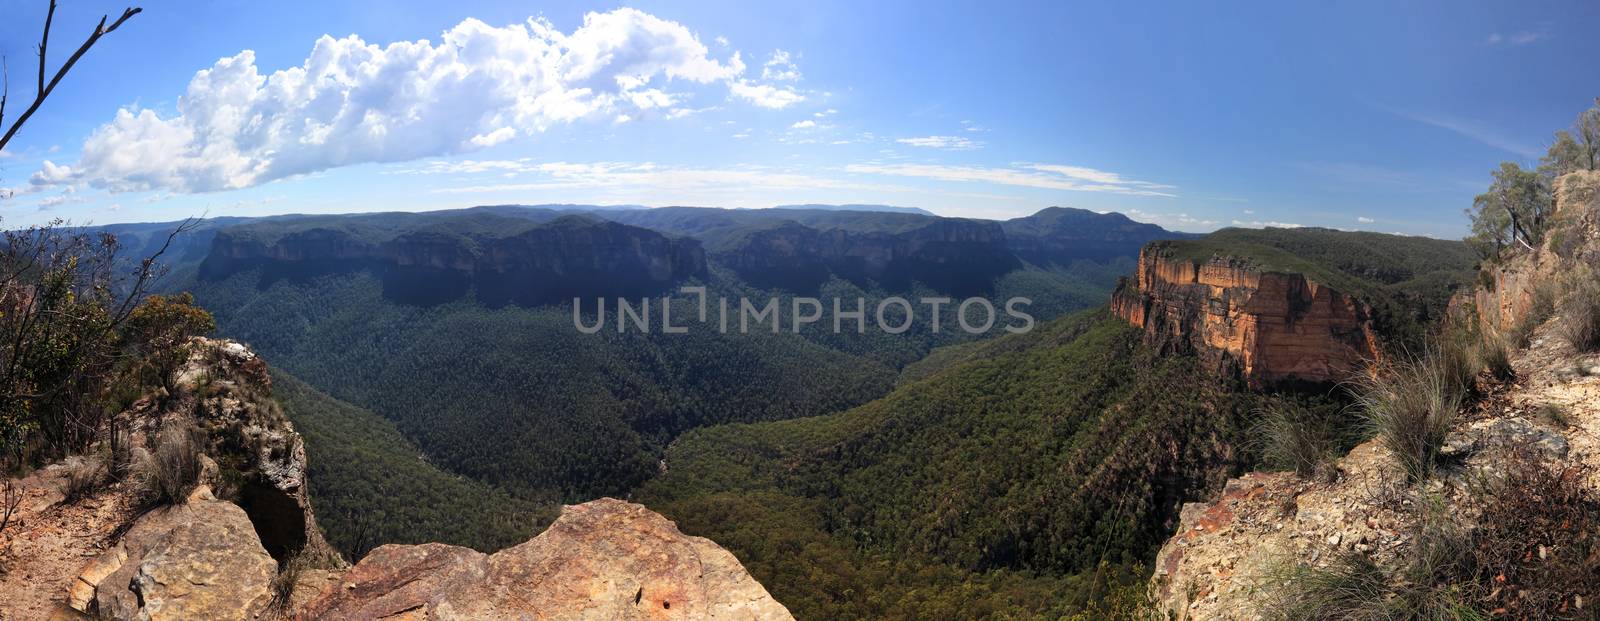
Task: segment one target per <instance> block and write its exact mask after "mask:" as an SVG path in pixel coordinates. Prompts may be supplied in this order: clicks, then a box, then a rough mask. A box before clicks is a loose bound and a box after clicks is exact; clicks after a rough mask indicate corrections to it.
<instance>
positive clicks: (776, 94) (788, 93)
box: [728, 80, 806, 110]
mask: <svg viewBox="0 0 1600 621" xmlns="http://www.w3.org/2000/svg"><path fill="white" fill-rule="evenodd" d="M728 91H729V92H731V93H733V96H734V97H738V98H740V99H743V100H745V101H748V102H750V103H753V104H755V105H758V106H761V107H763V108H772V109H774V110H782V109H784V108H787V107H789V106H792V105H794V104H797V103H800V102H802V101H805V100H806V96H805V95H801V94H800V93H799V92H797V91H795V90H794V88H793V87H789V86H783V87H779V86H773V85H771V84H759V83H756V82H751V81H749V80H738V81H736V82H733V83H731V84H729V85H728Z"/></svg>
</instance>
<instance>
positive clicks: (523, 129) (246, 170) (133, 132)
mask: <svg viewBox="0 0 1600 621" xmlns="http://www.w3.org/2000/svg"><path fill="white" fill-rule="evenodd" d="M773 60H780V58H778V57H777V56H776V55H774V59H773ZM781 60H782V61H783V63H784V64H782V65H773V64H772V61H769V62H768V66H767V67H764V68H763V73H764V74H766V73H768V71H769V70H770V71H773V72H776V73H775V74H774V75H779V76H784V75H787V72H790V71H793V72H794V73H795V74H796V77H798V70H797V69H795V68H794V67H793V64H792V63H790V62H789V60H788V56H787V54H785V55H784V56H783V57H782V58H781ZM744 71H745V65H744V63H743V61H741V60H740V58H739V54H738V53H737V52H735V53H734V54H733V55H732V56H731V57H729V58H728V59H726V60H718V59H715V58H712V57H711V56H710V51H709V50H708V49H707V47H706V46H705V45H704V44H702V43H701V42H700V40H699V39H698V38H697V37H696V36H695V35H694V34H693V33H692V32H690V31H689V29H688V28H686V27H684V26H683V25H682V24H679V23H677V22H672V21H668V20H663V19H660V18H658V17H655V16H653V15H650V14H648V13H644V12H642V11H638V10H634V9H618V10H615V11H612V12H609V13H589V14H587V15H585V16H584V20H583V25H582V26H580V27H578V28H577V29H576V30H574V31H573V32H571V33H562V32H560V31H558V30H556V29H555V28H554V27H553V26H552V25H551V24H550V23H549V22H547V21H545V20H543V19H530V20H528V21H527V22H525V23H522V24H512V25H509V26H504V27H493V26H490V25H488V24H485V23H483V22H481V21H478V20H475V19H468V20H466V21H463V22H461V23H460V24H458V25H457V26H455V27H454V28H451V29H450V30H448V31H445V32H444V33H443V34H442V36H441V37H440V38H439V40H438V42H437V43H435V42H431V41H428V40H421V41H402V42H396V43H390V44H388V45H386V46H379V45H376V44H373V43H368V42H366V41H364V40H362V39H361V38H359V37H357V36H354V35H352V36H348V37H345V38H342V39H335V38H333V37H329V36H324V37H322V38H321V39H318V40H317V42H316V43H315V45H314V46H313V48H312V50H311V53H310V55H309V56H308V57H307V58H306V60H305V62H304V63H303V64H302V65H301V66H298V67H291V68H288V69H283V70H279V71H275V72H272V73H270V74H265V75H264V74H263V73H262V71H261V70H260V69H259V68H258V67H257V65H256V56H255V53H254V52H252V51H249V50H246V51H243V52H240V53H239V54H237V55H234V56H231V57H228V58H223V59H221V60H218V61H217V62H216V64H215V65H213V66H212V67H210V68H209V69H205V70H202V71H200V72H198V73H196V74H195V76H194V78H193V79H192V80H191V81H190V83H189V87H188V90H187V91H186V93H185V94H184V95H183V96H182V97H181V98H180V99H179V102H178V106H177V114H176V115H173V116H164V115H162V114H160V113H158V112H156V111H154V110H151V109H143V108H124V109H122V110H120V111H119V112H118V113H117V115H116V117H115V118H114V119H112V120H111V121H110V122H109V123H106V124H105V125H102V126H101V127H100V128H98V129H96V130H95V131H94V132H93V133H92V134H91V135H90V137H89V138H88V140H87V141H86V142H85V144H84V145H83V150H82V155H81V157H80V159H79V161H78V162H77V163H76V164H74V165H71V166H61V165H57V164H55V163H53V162H46V163H45V165H44V166H43V168H41V170H40V171H39V172H38V173H37V174H35V175H34V177H33V181H34V183H37V184H43V185H52V184H61V183H80V182H82V183H88V184H90V185H93V186H95V187H99V188H104V189H107V190H110V191H114V192H115V191H135V190H166V191H173V192H179V193H188V192H209V191H218V190H230V189H237V188H246V187H251V186H255V185H259V184H262V183H266V182H269V181H273V180H276V179H282V178H285V177H289V176H293V175H299V174H306V173H312V172H317V171H321V170H326V169H330V168H336V167H340V166H347V165H352V164H361V163H370V162H398V161H407V160H413V159H417V158H422V157H429V156H436V155H446V154H455V153H463V152H468V151H472V150H476V149H480V148H485V147H489V146H492V145H496V144H500V143H503V142H506V141H508V140H512V139H514V138H516V137H518V136H527V135H533V134H537V133H539V132H542V131H544V130H546V129H547V128H549V127H552V126H555V125H559V124H565V123H570V122H574V121H577V120H580V119H588V118H598V119H606V118H609V119H611V120H612V121H613V122H625V121H626V120H630V119H634V118H638V117H639V116H640V114H641V113H642V112H644V111H647V110H656V109H660V110H662V111H663V114H664V115H665V116H669V117H671V116H677V115H680V111H682V110H688V108H682V107H674V106H676V105H678V104H680V103H681V100H682V99H683V98H684V97H686V95H680V94H675V93H670V92H667V91H665V90H663V88H664V87H666V86H667V85H668V84H672V83H693V84H713V83H722V84H726V85H727V86H728V87H729V89H730V92H731V93H732V95H733V96H735V97H737V98H741V99H746V100H749V101H751V102H752V103H755V104H757V105H761V106H765V107H771V108H782V107H786V106H788V105H790V104H793V103H796V102H798V101H801V100H803V99H804V97H803V96H802V95H801V94H800V93H798V92H795V91H794V90H793V89H792V88H789V87H776V86H773V85H770V84H762V83H757V82H753V81H750V80H747V79H745V78H743V77H741V76H743V74H744Z"/></svg>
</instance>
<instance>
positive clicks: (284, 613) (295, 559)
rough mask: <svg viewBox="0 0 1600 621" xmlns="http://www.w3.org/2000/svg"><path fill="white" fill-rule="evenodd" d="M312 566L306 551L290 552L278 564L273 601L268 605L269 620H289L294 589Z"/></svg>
mask: <svg viewBox="0 0 1600 621" xmlns="http://www.w3.org/2000/svg"><path fill="white" fill-rule="evenodd" d="M310 565H311V558H310V555H308V554H306V553H305V551H304V550H296V551H292V552H290V553H289V554H288V555H286V556H285V557H284V559H283V562H281V563H278V573H277V575H275V576H273V577H272V585H271V591H272V600H271V601H270V602H269V603H268V604H267V612H268V615H269V616H268V618H271V619H287V618H289V616H290V612H291V608H292V606H293V604H294V589H295V587H296V586H298V585H299V584H300V576H301V574H302V573H303V572H304V570H306V569H307V568H309V566H310Z"/></svg>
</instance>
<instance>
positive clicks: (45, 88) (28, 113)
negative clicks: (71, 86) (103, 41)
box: [0, 0, 144, 149]
mask: <svg viewBox="0 0 1600 621" xmlns="http://www.w3.org/2000/svg"><path fill="white" fill-rule="evenodd" d="M143 10H144V9H141V8H139V7H129V8H126V9H123V11H122V17H118V18H117V21H114V22H111V25H110V26H107V25H106V20H107V19H109V18H110V16H107V15H102V16H100V23H99V24H96V25H95V27H94V32H91V33H89V38H87V39H85V40H84V41H83V45H80V46H78V50H77V51H76V52H73V53H72V56H70V57H68V58H67V62H65V63H62V65H61V68H59V69H57V70H56V72H55V75H54V76H52V77H51V78H50V80H49V81H48V82H46V81H45V76H46V75H49V74H48V73H47V70H46V65H45V54H46V52H47V50H48V47H49V44H50V25H51V23H52V22H54V21H55V17H56V3H55V0H50V10H49V12H47V13H45V18H44V35H43V36H41V37H39V79H38V91H37V92H36V93H35V94H34V96H33V103H32V104H31V105H29V106H28V109H26V110H23V111H22V115H21V116H18V117H17V120H15V121H13V122H12V123H11V127H9V128H7V129H6V133H5V135H4V136H0V149H5V148H6V144H7V143H9V142H11V137H12V136H15V135H16V134H17V130H19V129H22V125H23V124H24V123H27V122H28V119H29V118H30V117H32V116H33V113H35V112H38V111H39V106H40V105H43V104H44V100H45V98H47V97H49V96H50V93H51V92H53V91H55V90H56V85H58V84H60V83H61V79H62V78H64V77H67V72H68V71H71V70H72V67H73V65H76V64H78V59H80V58H83V55H84V54H86V53H88V51H89V48H91V47H94V44H95V43H97V42H99V41H100V37H104V36H106V35H108V34H111V33H112V32H114V31H116V29H117V28H119V27H121V26H122V24H123V22H126V21H128V19H129V18H132V17H133V16H135V15H138V14H139V13H140V12H141V11H143ZM5 89H6V90H7V91H9V90H10V84H9V83H8V84H6V85H5ZM8 96H9V93H8V92H4V93H0V122H4V120H5V103H4V102H5V101H6V99H7V98H8Z"/></svg>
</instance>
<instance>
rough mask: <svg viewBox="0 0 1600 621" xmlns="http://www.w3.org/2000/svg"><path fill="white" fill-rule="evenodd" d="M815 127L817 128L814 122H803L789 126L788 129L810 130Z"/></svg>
mask: <svg viewBox="0 0 1600 621" xmlns="http://www.w3.org/2000/svg"><path fill="white" fill-rule="evenodd" d="M816 126H817V122H816V121H812V120H805V121H796V122H795V124H794V125H790V126H789V129H811V128H813V127H816Z"/></svg>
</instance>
